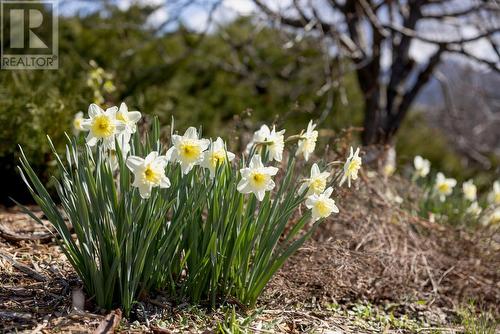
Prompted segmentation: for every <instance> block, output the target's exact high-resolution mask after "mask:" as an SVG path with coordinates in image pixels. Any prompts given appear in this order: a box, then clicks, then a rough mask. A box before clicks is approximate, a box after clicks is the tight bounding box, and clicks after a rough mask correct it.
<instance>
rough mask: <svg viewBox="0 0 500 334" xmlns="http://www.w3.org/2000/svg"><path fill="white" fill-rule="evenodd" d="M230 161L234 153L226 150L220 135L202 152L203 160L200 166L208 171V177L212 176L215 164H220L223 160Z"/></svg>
mask: <svg viewBox="0 0 500 334" xmlns="http://www.w3.org/2000/svg"><path fill="white" fill-rule="evenodd" d="M226 157H227V160H229V161H232V160H233V159H234V153H231V152H228V151H226V146H225V144H224V141H223V140H222V138H221V137H217V140H215V141H214V142H212V143H211V144H210V148H209V149H208V150H207V151H205V152H204V153H203V161H202V162H201V166H202V167H204V168H207V169H208V170H209V171H210V177H211V178H214V176H215V169H216V168H217V165H220V164H222V163H223V162H224V161H225V160H226Z"/></svg>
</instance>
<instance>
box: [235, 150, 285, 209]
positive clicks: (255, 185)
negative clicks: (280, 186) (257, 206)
mask: <svg viewBox="0 0 500 334" xmlns="http://www.w3.org/2000/svg"><path fill="white" fill-rule="evenodd" d="M240 173H241V180H240V182H239V183H238V186H237V189H238V191H239V192H240V193H242V194H250V193H253V194H255V196H256V197H257V199H258V200H259V201H262V200H263V199H264V196H265V195H266V191H269V190H272V189H274V186H275V184H274V181H273V180H272V178H271V177H272V176H274V175H276V173H278V168H276V167H264V165H263V164H262V159H261V158H260V155H258V154H255V155H254V156H253V157H252V160H251V161H250V164H249V166H248V167H247V168H242V169H240Z"/></svg>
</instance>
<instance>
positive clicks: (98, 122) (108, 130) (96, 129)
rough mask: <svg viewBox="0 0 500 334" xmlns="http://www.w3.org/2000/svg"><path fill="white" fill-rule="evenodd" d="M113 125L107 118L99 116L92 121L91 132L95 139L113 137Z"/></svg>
mask: <svg viewBox="0 0 500 334" xmlns="http://www.w3.org/2000/svg"><path fill="white" fill-rule="evenodd" d="M114 131H115V125H114V124H113V122H112V121H111V120H110V119H109V117H108V116H105V115H99V116H97V117H94V119H93V120H92V132H93V133H94V135H95V136H96V137H101V138H106V137H110V136H112V135H113V133H114Z"/></svg>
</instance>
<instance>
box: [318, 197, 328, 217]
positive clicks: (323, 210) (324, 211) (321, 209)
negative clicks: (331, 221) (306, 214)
mask: <svg viewBox="0 0 500 334" xmlns="http://www.w3.org/2000/svg"><path fill="white" fill-rule="evenodd" d="M315 207H316V211H317V212H318V214H319V215H320V217H328V216H329V215H330V208H329V207H328V205H327V204H326V203H325V202H324V201H321V200H320V201H317V202H316V205H315Z"/></svg>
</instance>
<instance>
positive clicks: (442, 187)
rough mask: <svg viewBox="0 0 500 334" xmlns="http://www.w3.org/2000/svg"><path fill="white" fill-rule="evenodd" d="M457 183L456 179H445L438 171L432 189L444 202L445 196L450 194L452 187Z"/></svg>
mask: <svg viewBox="0 0 500 334" xmlns="http://www.w3.org/2000/svg"><path fill="white" fill-rule="evenodd" d="M456 185H457V180H455V179H447V178H446V177H445V176H444V175H443V173H438V174H437V176H436V183H435V184H434V189H435V190H436V193H437V194H438V196H439V200H440V201H441V202H444V201H445V200H446V196H448V195H451V193H452V192H453V188H454V187H455V186H456Z"/></svg>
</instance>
